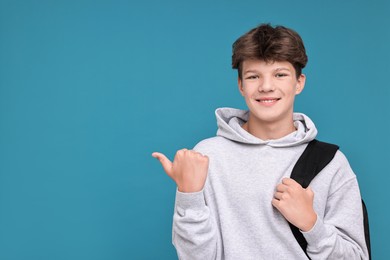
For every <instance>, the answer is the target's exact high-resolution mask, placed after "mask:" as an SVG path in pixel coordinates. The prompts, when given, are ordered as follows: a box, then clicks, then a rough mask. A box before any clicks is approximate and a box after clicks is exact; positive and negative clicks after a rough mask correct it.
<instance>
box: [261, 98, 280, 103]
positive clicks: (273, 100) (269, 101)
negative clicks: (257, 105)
mask: <svg viewBox="0 0 390 260" xmlns="http://www.w3.org/2000/svg"><path fill="white" fill-rule="evenodd" d="M276 100H277V99H267V100H259V101H260V102H263V103H272V102H275V101H276Z"/></svg>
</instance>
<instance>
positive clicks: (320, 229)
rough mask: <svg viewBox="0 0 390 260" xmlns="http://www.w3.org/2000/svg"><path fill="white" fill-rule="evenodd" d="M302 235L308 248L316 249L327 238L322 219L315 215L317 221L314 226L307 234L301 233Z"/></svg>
mask: <svg viewBox="0 0 390 260" xmlns="http://www.w3.org/2000/svg"><path fill="white" fill-rule="evenodd" d="M301 233H302V235H303V236H304V237H305V239H306V241H307V244H308V246H314V247H317V245H319V244H320V243H321V241H323V240H324V238H325V237H327V235H326V233H327V230H326V227H325V225H324V222H323V220H322V219H320V218H319V216H318V215H317V221H316V223H315V224H314V226H313V228H312V229H311V230H309V231H307V232H303V231H301Z"/></svg>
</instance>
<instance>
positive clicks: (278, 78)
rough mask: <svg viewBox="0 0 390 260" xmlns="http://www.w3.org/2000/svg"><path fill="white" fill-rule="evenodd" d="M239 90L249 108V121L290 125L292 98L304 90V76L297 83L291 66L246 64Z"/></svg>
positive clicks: (259, 61)
mask: <svg viewBox="0 0 390 260" xmlns="http://www.w3.org/2000/svg"><path fill="white" fill-rule="evenodd" d="M238 86H239V90H240V92H241V94H242V96H243V97H244V98H245V102H246V104H247V106H248V108H249V111H250V116H249V120H252V121H253V120H255V121H257V122H259V123H262V124H264V123H268V124H275V123H276V124H282V125H280V126H285V125H283V124H291V123H292V113H293V107H294V99H295V95H297V94H299V93H301V91H302V90H303V88H304V86H305V76H304V75H303V74H301V75H300V76H299V77H298V79H297V77H296V73H295V69H294V67H293V65H292V64H291V63H290V62H287V61H281V62H280V61H275V62H268V63H266V62H265V61H262V60H246V61H244V62H243V64H242V79H240V78H239V79H238Z"/></svg>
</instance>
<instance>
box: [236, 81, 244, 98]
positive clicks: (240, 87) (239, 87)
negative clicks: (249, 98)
mask: <svg viewBox="0 0 390 260" xmlns="http://www.w3.org/2000/svg"><path fill="white" fill-rule="evenodd" d="M237 83H238V90H239V91H240V93H241V96H244V87H243V85H242V79H241V78H240V77H238V80H237Z"/></svg>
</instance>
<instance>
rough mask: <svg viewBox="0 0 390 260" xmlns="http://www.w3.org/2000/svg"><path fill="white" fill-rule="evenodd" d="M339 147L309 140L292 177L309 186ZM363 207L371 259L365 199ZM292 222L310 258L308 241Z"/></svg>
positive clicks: (296, 234) (365, 233)
mask: <svg viewBox="0 0 390 260" xmlns="http://www.w3.org/2000/svg"><path fill="white" fill-rule="evenodd" d="M338 149H339V147H338V146H337V145H334V144H329V143H324V142H320V141H318V140H316V139H314V140H312V141H311V142H309V144H308V145H307V147H306V149H305V151H303V153H302V155H301V157H300V158H299V159H298V161H297V163H296V164H295V166H294V168H293V170H292V173H291V176H290V177H291V179H294V180H295V181H296V182H298V183H299V184H300V185H302V187H303V188H305V189H306V188H307V187H308V186H309V184H310V182H311V181H312V180H313V179H314V177H315V176H316V175H317V174H318V173H319V172H320V171H321V170H322V169H323V168H324V167H325V166H326V165H327V164H328V163H329V162H330V161H331V160H332V159H333V157H334V156H335V154H336V152H337V150H338ZM362 207H363V222H364V223H363V224H364V236H365V239H366V244H367V249H368V255H369V259H371V243H370V230H369V223H368V212H367V208H366V205H365V203H364V201H363V200H362ZM289 224H290V228H291V231H292V233H293V234H294V237H295V239H296V240H297V242H298V243H299V245H300V246H301V248H302V249H303V251H304V252H305V254H306V256H307V257H308V258H309V259H310V257H309V256H308V254H307V253H306V248H307V242H306V239H305V238H304V236H303V235H302V233H301V232H300V231H299V229H298V228H297V227H295V226H294V225H292V224H291V223H289Z"/></svg>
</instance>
